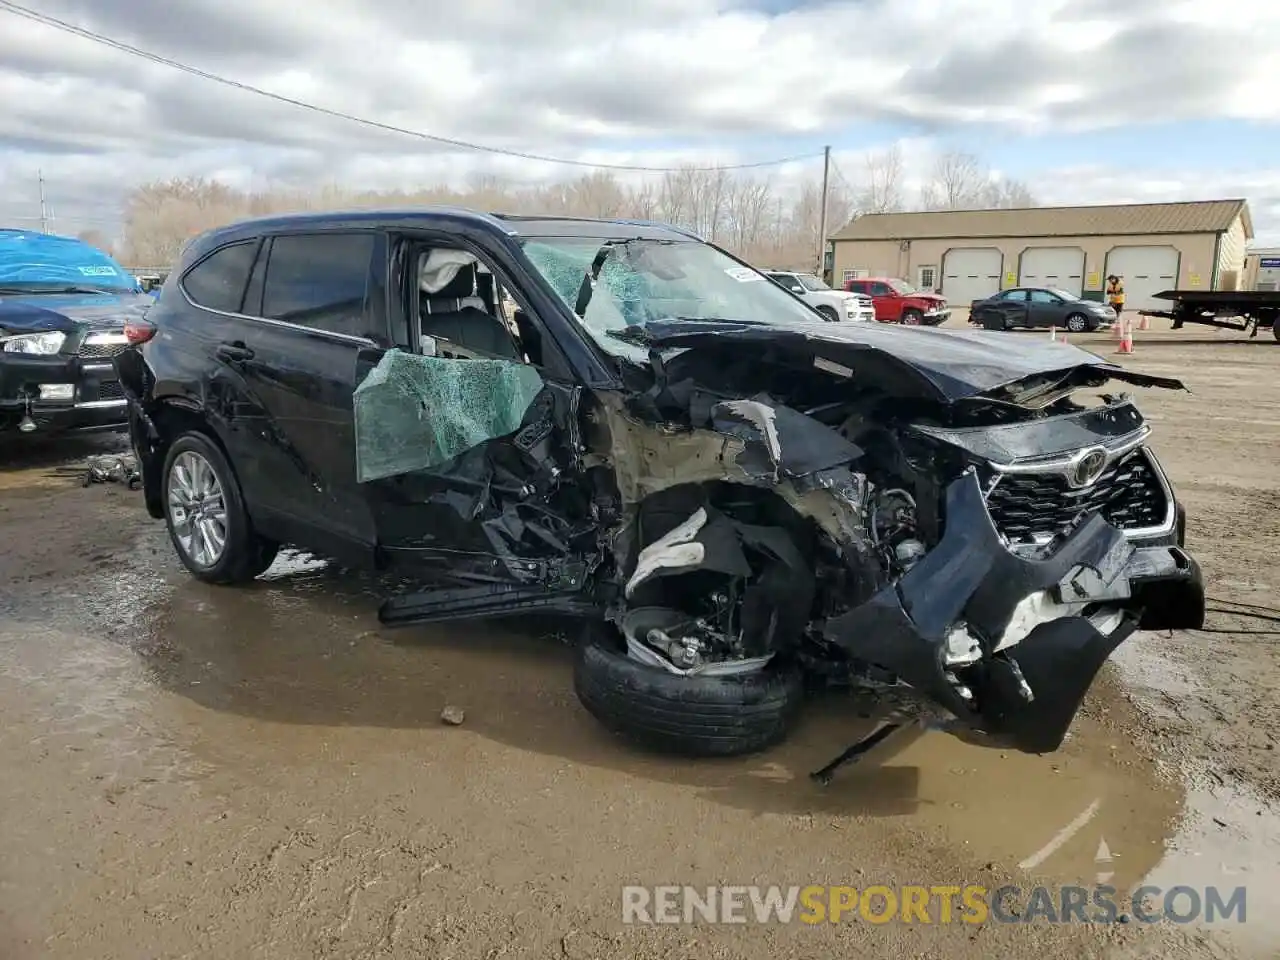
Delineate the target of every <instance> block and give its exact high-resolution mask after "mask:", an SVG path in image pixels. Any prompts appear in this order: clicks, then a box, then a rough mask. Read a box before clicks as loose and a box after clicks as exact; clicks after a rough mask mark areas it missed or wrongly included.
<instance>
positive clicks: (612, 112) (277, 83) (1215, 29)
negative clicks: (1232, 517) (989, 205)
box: [0, 0, 1280, 229]
mask: <svg viewBox="0 0 1280 960" xmlns="http://www.w3.org/2000/svg"><path fill="white" fill-rule="evenodd" d="M28 2H29V3H30V5H31V6H33V7H35V6H38V8H39V10H40V11H41V12H42V13H46V14H48V15H51V16H55V17H60V18H62V19H65V20H68V21H71V22H74V23H76V24H80V25H83V26H86V27H88V28H90V29H94V30H98V31H101V32H102V33H105V34H108V35H110V36H113V37H116V38H118V39H121V40H123V41H125V42H128V43H132V44H134V45H136V46H139V47H142V48H144V49H148V50H154V51H156V52H158V53H162V54H165V55H167V56H171V57H173V58H175V59H178V60H181V61H185V62H187V63H190V64H192V65H195V66H197V67H200V68H203V69H206V70H209V71H212V72H215V73H222V74H226V75H228V76H231V77H234V78H236V79H239V80H242V81H244V82H246V83H250V84H254V85H258V86H261V87H264V88H268V89H271V90H273V91H276V92H278V93H280V94H283V95H286V96H293V97H297V98H300V99H305V100H310V101H313V102H316V103H319V104H323V105H325V106H328V107H332V108H334V109H337V110H342V111H348V112H351V113H354V114H358V115H361V116H367V117H370V118H374V119H377V120H380V121H383V122H386V123H390V124H395V125H400V126H404V127H408V128H412V129H419V130H426V131H433V132H439V133H441V134H444V135H447V136H450V137H457V138H463V139H472V140H477V141H482V142H484V143H488V144H493V145H498V146H504V147H509V148H513V149H519V150H524V151H529V152H536V153H542V154H552V155H558V156H568V157H576V158H581V159H586V160H593V161H596V162H601V161H612V162H638V163H643V164H649V165H661V164H664V163H668V162H672V161H674V160H686V159H693V160H695V161H698V162H725V161H732V160H734V159H739V158H740V159H744V160H750V159H757V158H759V157H762V156H769V155H777V154H789V153H793V152H795V150H794V149H787V147H786V146H785V144H786V143H787V142H789V139H790V140H792V141H794V138H795V137H796V136H797V135H803V134H816V133H820V132H822V131H828V132H831V131H845V130H848V129H849V128H850V127H851V126H854V125H856V124H859V123H874V124H877V125H878V126H881V127H883V126H884V125H890V126H897V127H899V128H901V129H903V130H904V131H908V130H913V131H916V133H915V134H914V135H913V136H914V139H912V140H911V141H910V143H912V144H913V145H915V146H913V151H912V156H915V157H923V156H927V154H928V151H929V150H930V149H931V148H930V147H928V146H927V144H928V143H929V142H930V138H932V137H950V136H954V135H956V134H958V133H964V134H966V135H969V136H970V137H972V134H973V131H974V130H975V129H977V130H979V131H982V130H989V131H991V133H992V134H993V135H995V134H999V135H1002V136H1005V137H1015V138H1016V137H1017V136H1019V135H1023V134H1027V133H1044V132H1045V131H1085V130H1095V129H1096V130H1099V131H1111V132H1106V133H1105V136H1114V135H1118V134H1117V133H1116V132H1115V131H1117V129H1119V130H1120V131H1123V130H1125V129H1129V130H1132V129H1133V125H1140V124H1143V123H1147V122H1151V121H1152V120H1159V121H1163V122H1170V121H1179V120H1185V121H1196V120H1207V119H1208V120H1213V119H1216V120H1223V119H1227V120H1230V119H1237V120H1263V121H1275V120H1277V119H1280V108H1278V107H1277V104H1276V101H1275V97H1274V94H1275V90H1276V89H1280V61H1277V59H1276V58H1274V57H1273V56H1272V55H1271V47H1272V45H1273V44H1272V41H1273V39H1274V37H1275V36H1278V35H1280V5H1276V4H1272V3H1265V2H1263V0H1246V2H1244V3H1237V4H1235V5H1233V6H1232V8H1231V10H1230V15H1229V16H1228V15H1224V14H1223V11H1222V8H1221V7H1220V5H1216V4H1213V3H1210V2H1209V0H1125V2H1115V0H1039V2H1037V3H1027V2H1025V0H1016V2H1015V0H830V2H825V3H819V4H811V5H805V6H798V8H797V9H791V10H786V11H785V12H781V13H773V14H771V13H768V12H765V11H762V10H760V9H759V7H760V6H761V4H759V3H750V2H746V0H628V2H627V3H626V4H617V3H585V2H582V0H537V2H529V0H523V2H520V0H469V2H466V3H459V4H426V5H424V4H422V3H421V2H410V0H384V2H383V3H378V4H372V3H367V2H365V0H315V2H313V3H310V4H306V5H304V4H301V3H300V2H297V0H284V2H280V3H275V4H264V3H261V2H259V0H185V2H184V3H182V4H173V3H172V2H171V0H28ZM768 6H769V7H770V9H773V10H778V9H780V8H783V7H785V6H786V5H785V4H781V3H772V4H769V5H768ZM428 9H429V10H430V14H429V15H426V13H425V11H426V10H428ZM1126 125H1127V126H1126ZM1099 135H1100V136H1103V135H1104V134H1102V133H1100V134H1099ZM832 136H834V134H832ZM654 142H661V143H664V144H680V145H682V146H681V147H680V148H679V149H671V148H668V149H663V150H654V149H651V148H649V149H646V144H648V145H650V147H651V145H652V144H653V143H654ZM0 143H3V145H4V150H3V152H0V190H2V191H3V193H2V194H0V196H3V197H4V198H5V199H4V200H2V201H0V219H12V218H14V217H18V216H32V215H34V213H35V212H36V211H35V208H34V206H33V205H34V202H35V193H36V190H35V180H36V176H35V174H36V170H37V169H40V170H43V171H44V174H45V176H46V178H47V180H48V182H49V191H50V195H51V196H52V197H53V198H54V199H55V201H58V202H57V203H56V204H55V212H58V213H60V214H62V215H63V216H64V217H67V218H70V217H71V216H73V215H74V216H78V217H79V218H80V219H81V221H82V222H83V223H85V224H88V223H90V222H91V221H95V220H102V221H103V222H106V221H108V220H110V219H111V218H112V217H114V216H117V215H118V211H119V207H120V205H121V198H122V196H123V192H124V190H126V189H127V188H128V186H130V185H132V184H134V183H137V182H139V181H140V180H144V179H148V178H155V177H168V176H174V175H189V174H203V175H209V174H212V173H220V174H222V175H225V176H226V177H228V178H229V179H231V180H234V181H236V182H237V183H240V184H245V185H251V186H259V187H261V186H264V185H266V184H269V183H276V182H281V183H288V184H293V185H304V184H307V183H322V182H332V181H339V182H351V183H355V184H358V185H361V186H370V187H380V186H388V187H390V186H407V185H412V184H415V183H421V182H423V181H424V180H428V181H438V180H440V179H453V180H459V179H462V178H465V177H466V176H467V175H468V174H474V173H477V172H480V173H485V172H491V173H499V174H502V175H504V176H508V177H512V178H514V179H517V180H524V181H532V180H537V179H540V178H547V177H554V176H564V175H570V174H573V173H574V172H575V171H574V170H573V169H572V168H557V167H555V166H552V165H547V164H538V163H529V162H521V161H514V160H511V159H504V158H499V157H493V156H484V155H480V154H474V153H465V152H464V153H459V152H457V151H449V150H445V149H442V148H440V147H437V146H434V145H432V144H429V143H424V142H421V141H414V140H412V139H408V138H405V137H403V136H400V135H396V134H393V133H387V132H378V131H374V130H369V129H367V128H362V127H359V126H355V125H352V124H350V123H346V122H343V121H340V120H337V119H333V118H328V117H323V116H318V115H316V114H313V113H308V112H306V111H303V110H299V109H297V108H296V107H291V106H288V105H284V104H280V103H276V102H272V101H270V100H267V99H264V98H260V97H255V96H253V95H251V94H248V93H245V92H243V91H237V90H233V89H229V88H227V87H224V86H219V85H217V84H214V83H211V82H209V81H207V80H203V79H200V78H197V77H193V76H189V75H187V74H183V73H181V72H178V71H175V70H173V69H171V68H168V67H165V66H162V65H159V64H155V63H150V62H148V61H146V60H144V59H140V58H138V57H133V56H129V55H127V54H124V53H121V52H119V51H115V50H112V49H109V48H106V47H103V46H101V45H98V44H94V43H92V42H90V41H88V40H85V39H82V38H77V37H73V36H69V35H67V34H65V33H61V32H57V31H54V30H52V29H50V28H49V27H46V26H42V25H39V24H35V23H32V22H30V21H28V20H24V19H19V18H17V17H15V16H13V15H11V14H8V13H4V12H0ZM779 144H782V146H779ZM916 147H919V149H916ZM842 156H846V155H843V154H842ZM847 162H848V163H850V164H853V163H854V161H853V160H852V158H848V159H847ZM1255 163H1256V165H1257V166H1258V168H1259V169H1257V170H1255V171H1254V172H1246V173H1240V174H1236V175H1231V174H1229V173H1227V172H1221V173H1213V172H1210V173H1207V174H1206V173H1204V172H1197V171H1195V170H1191V169H1178V168H1177V160H1176V158H1171V159H1170V160H1168V161H1161V162H1153V164H1152V169H1151V170H1150V171H1144V172H1142V173H1141V174H1139V175H1138V176H1137V177H1135V176H1134V175H1133V174H1132V173H1129V174H1127V175H1126V174H1123V173H1121V172H1120V171H1111V172H1108V171H1107V170H1102V169H1097V170H1095V169H1077V170H1055V169H1048V170H1045V171H1043V172H1042V173H1039V174H1036V175H1031V176H1028V175H1026V174H1024V177H1025V178H1026V179H1029V180H1030V181H1031V182H1032V186H1033V187H1034V188H1035V190H1036V192H1037V194H1038V195H1039V196H1040V197H1042V198H1043V199H1045V200H1051V201H1057V200H1062V201H1064V202H1066V201H1070V202H1077V201H1096V202H1103V201H1107V200H1116V199H1130V198H1131V199H1173V198H1175V197H1183V196H1196V197H1203V196H1217V195H1235V194H1240V193H1244V194H1245V195H1248V196H1250V197H1251V198H1254V203H1255V218H1256V219H1257V220H1258V221H1259V225H1260V226H1264V225H1265V224H1269V223H1276V222H1277V221H1280V201H1277V200H1276V199H1275V198H1276V197H1280V189H1277V188H1278V186H1280V161H1277V160H1275V159H1273V158H1272V157H1259V158H1256V161H1255ZM918 166H919V164H918V163H916V164H915V167H918ZM1049 166H1050V167H1051V168H1052V167H1053V166H1055V165H1054V164H1052V163H1051V164H1050V165H1049ZM1226 166H1227V165H1226V164H1225V163H1224V165H1223V167H1224V170H1225V168H1226ZM909 167H910V168H911V169H909V177H910V178H913V180H918V179H919V178H920V176H921V175H922V171H921V170H919V169H915V167H912V164H909ZM846 172H848V171H846ZM788 175H789V171H785V170H784V171H779V176H782V177H784V178H785V177H786V176H788ZM1224 191H1225V193H1224ZM15 211H25V212H15ZM1267 229H1270V228H1269V227H1267Z"/></svg>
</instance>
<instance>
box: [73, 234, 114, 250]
mask: <svg viewBox="0 0 1280 960" xmlns="http://www.w3.org/2000/svg"><path fill="white" fill-rule="evenodd" d="M76 239H77V240H79V241H80V242H81V243H87V244H88V245H89V246H91V247H97V248H98V249H99V250H101V251H102V252H103V253H105V254H107V255H108V256H110V255H111V254H112V253H113V251H112V248H111V241H110V240H108V239H107V235H106V234H105V233H103V232H102V231H101V230H81V231H80V232H79V233H77V234H76Z"/></svg>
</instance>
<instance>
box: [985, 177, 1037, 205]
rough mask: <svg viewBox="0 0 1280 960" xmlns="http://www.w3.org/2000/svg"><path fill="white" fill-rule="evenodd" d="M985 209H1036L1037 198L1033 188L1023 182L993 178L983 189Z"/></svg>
mask: <svg viewBox="0 0 1280 960" xmlns="http://www.w3.org/2000/svg"><path fill="white" fill-rule="evenodd" d="M982 199H983V203H982V205H983V206H984V207H997V208H1004V209H1007V210H1013V209H1019V208H1023V207H1034V206H1035V205H1036V198H1035V197H1034V196H1033V195H1032V193H1031V188H1030V187H1028V186H1027V185H1026V184H1025V183H1023V182H1022V181H1021V180H1010V179H1007V178H1005V177H1000V178H993V179H991V180H990V181H988V183H987V185H986V187H985V188H984V189H983V198H982Z"/></svg>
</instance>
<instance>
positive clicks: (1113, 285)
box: [1107, 273, 1124, 320]
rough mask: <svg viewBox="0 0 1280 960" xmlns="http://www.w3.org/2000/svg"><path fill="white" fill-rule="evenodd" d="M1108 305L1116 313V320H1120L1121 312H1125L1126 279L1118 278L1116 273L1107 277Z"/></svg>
mask: <svg viewBox="0 0 1280 960" xmlns="http://www.w3.org/2000/svg"><path fill="white" fill-rule="evenodd" d="M1107 303H1109V304H1110V305H1111V309H1112V310H1114V311H1115V312H1116V319H1117V320H1119V319H1120V312H1121V311H1122V310H1124V278H1123V277H1117V276H1116V275H1115V274H1114V273H1113V274H1112V275H1111V276H1109V277H1107Z"/></svg>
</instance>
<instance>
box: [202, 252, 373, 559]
mask: <svg viewBox="0 0 1280 960" xmlns="http://www.w3.org/2000/svg"><path fill="white" fill-rule="evenodd" d="M386 249H387V247H386V239H385V236H384V235H383V234H381V233H378V232H375V231H327V232H317V233H301V234H279V235H276V236H272V237H268V238H267V239H266V242H265V243H264V245H263V248H262V251H261V252H260V254H259V257H258V260H257V262H256V263H255V266H254V271H253V275H252V277H251V279H250V283H249V286H248V290H247V292H246V295H245V304H244V310H243V312H244V313H245V314H246V316H247V319H246V324H247V325H248V327H249V329H247V330H246V333H245V336H244V337H243V338H238V339H236V340H235V341H232V342H230V343H228V344H226V345H225V346H224V348H223V352H224V356H225V359H226V362H227V363H228V364H230V365H232V366H234V367H236V368H238V369H239V370H240V372H241V375H242V376H243V377H244V378H245V380H246V382H247V383H248V384H249V386H250V389H251V390H252V392H253V393H254V395H255V396H256V397H257V398H258V400H259V402H260V404H261V405H262V408H263V409H264V410H265V412H266V415H267V423H266V424H265V429H266V436H265V437H264V440H265V441H266V443H267V444H268V445H270V446H271V447H272V448H273V451H274V454H275V456H274V457H273V461H272V463H273V466H274V475H273V476H271V477H270V478H266V479H267V480H268V482H270V483H271V484H272V485H273V486H274V488H275V494H274V496H273V498H272V499H273V503H274V506H275V507H276V508H277V509H278V510H279V511H280V512H281V513H283V514H284V515H285V516H286V517H287V518H289V519H291V520H293V521H295V522H297V523H299V524H302V525H304V526H305V527H307V528H310V530H311V531H313V532H314V533H315V534H317V536H315V537H310V539H311V540H313V541H314V540H319V542H318V543H316V546H318V547H321V548H323V549H325V550H326V551H328V552H331V553H333V554H335V555H337V556H339V557H346V556H347V555H348V551H349V548H350V547H351V546H352V545H359V546H360V547H362V548H368V549H370V550H371V549H372V546H373V544H374V541H375V539H376V537H375V533H374V528H373V523H372V519H371V518H370V515H369V511H368V508H367V506H366V505H365V503H364V500H363V498H362V497H361V495H360V491H359V489H358V487H357V485H356V478H355V469H354V462H353V458H352V450H353V447H354V420H353V409H352V395H353V393H354V390H355V386H356V378H357V368H358V366H359V364H360V360H361V355H362V353H365V354H367V353H368V352H373V353H374V354H378V353H379V352H380V351H381V350H382V349H383V348H385V347H386V346H387V345H388V327H387V315H386V297H385V277H386Z"/></svg>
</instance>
